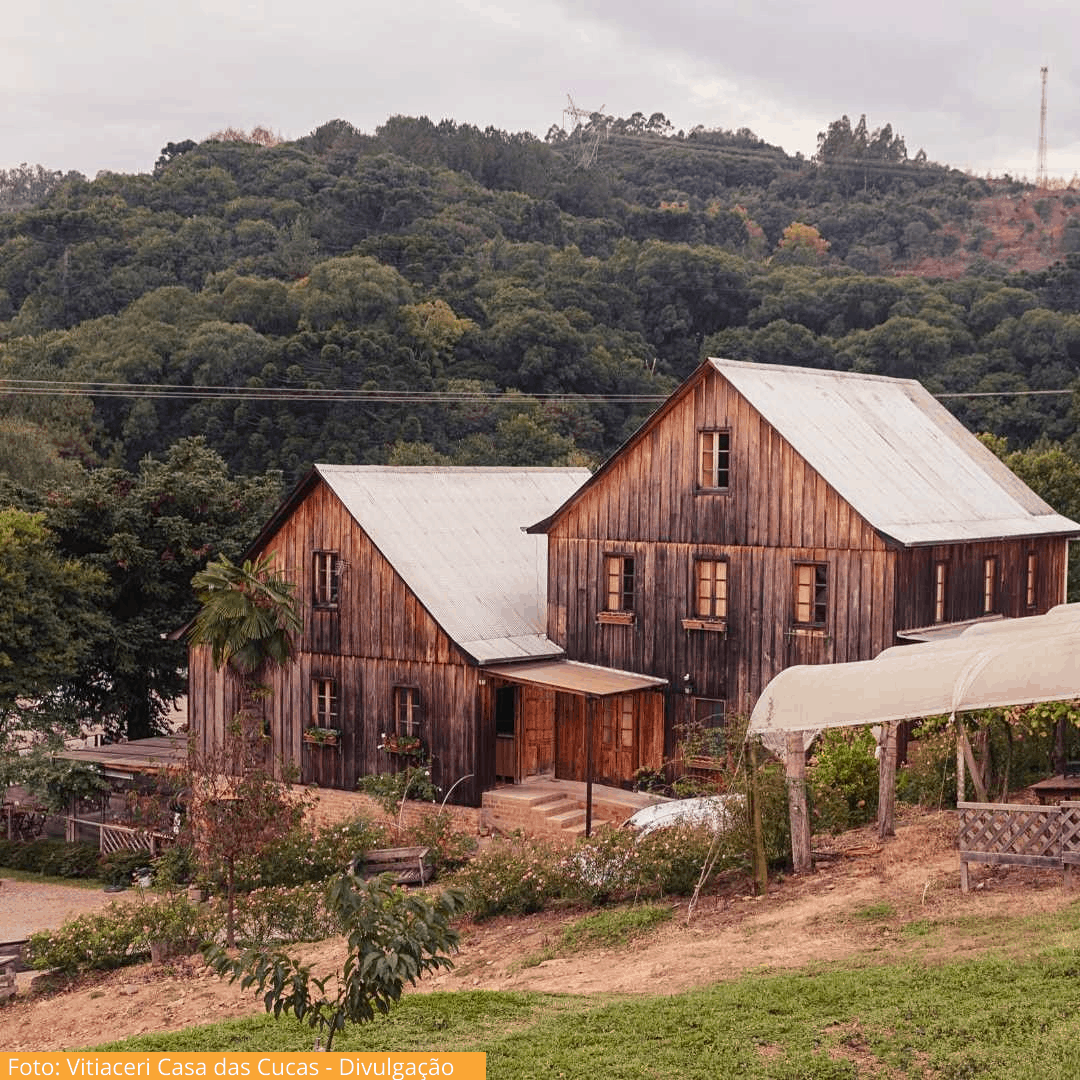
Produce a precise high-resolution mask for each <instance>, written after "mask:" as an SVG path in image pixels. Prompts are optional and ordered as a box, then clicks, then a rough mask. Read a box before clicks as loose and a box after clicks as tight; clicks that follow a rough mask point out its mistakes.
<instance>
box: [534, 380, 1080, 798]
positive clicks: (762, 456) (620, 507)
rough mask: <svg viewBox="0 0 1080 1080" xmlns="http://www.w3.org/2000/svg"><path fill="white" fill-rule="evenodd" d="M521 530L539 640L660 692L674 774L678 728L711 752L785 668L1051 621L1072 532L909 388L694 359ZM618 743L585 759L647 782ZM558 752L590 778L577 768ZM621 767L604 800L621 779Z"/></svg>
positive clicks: (650, 759) (648, 761)
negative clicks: (654, 406) (583, 477)
mask: <svg viewBox="0 0 1080 1080" xmlns="http://www.w3.org/2000/svg"><path fill="white" fill-rule="evenodd" d="M530 531H533V532H537V533H543V534H545V535H546V536H547V538H548V622H547V633H548V637H549V638H550V639H551V640H552V641H554V642H557V643H558V644H559V645H561V646H563V648H564V649H565V651H566V656H567V657H569V658H572V659H575V660H580V661H584V662H588V663H592V664H598V665H605V666H611V667H615V668H619V669H624V670H628V671H636V672H644V673H648V674H650V675H654V676H659V677H661V678H663V679H665V680H666V681H667V682H668V683H669V684H670V689H669V690H668V691H667V693H666V697H665V706H666V711H665V717H664V734H663V743H664V753H665V754H670V753H671V752H672V750H673V742H674V740H675V733H676V732H677V731H678V730H679V729H680V727H681V726H682V727H689V728H697V729H698V730H699V732H700V733H701V735H702V737H703V738H705V739H708V740H712V741H713V742H714V743H715V742H717V741H722V738H723V735H722V732H723V725H724V721H725V717H726V716H727V715H730V714H734V713H739V714H749V712H750V710H751V709H752V707H753V705H754V703H755V701H756V700H757V698H758V696H759V695H760V694H761V692H762V690H763V688H764V687H765V685H766V684H767V683H768V682H769V680H770V679H771V678H772V677H773V676H774V675H776V674H777V673H778V672H779V671H780V670H782V669H783V668H786V667H788V666H791V665H793V664H824V663H833V662H840V661H849V660H866V659H871V658H872V657H874V656H876V655H877V654H878V653H879V652H880V651H881V650H882V649H884V648H886V647H888V646H891V645H895V644H897V643H899V642H902V641H904V640H929V639H930V638H932V637H934V636H942V635H948V634H949V633H956V632H957V627H958V625H967V623H968V622H969V621H970V620H975V619H990V618H1001V617H1019V616H1025V615H1035V614H1041V613H1043V612H1045V611H1046V610H1047V609H1048V608H1050V607H1052V606H1053V605H1055V604H1058V603H1061V602H1062V601H1063V600H1064V599H1065V580H1066V560H1067V550H1068V539H1069V537H1075V536H1078V535H1080V526H1078V525H1077V524H1076V523H1075V522H1072V521H1069V520H1067V519H1065V518H1063V517H1061V516H1060V515H1059V514H1056V513H1055V512H1054V511H1053V510H1052V509H1051V508H1050V507H1049V506H1048V505H1046V503H1044V502H1043V501H1042V500H1041V499H1040V498H1038V497H1037V496H1036V495H1035V494H1034V493H1033V492H1032V491H1031V490H1030V489H1029V488H1027V487H1026V486H1025V485H1024V484H1023V483H1021V482H1020V481H1019V480H1018V479H1017V478H1016V477H1015V476H1014V475H1013V474H1012V473H1010V472H1009V471H1008V469H1006V468H1005V466H1004V465H1002V464H1001V462H1000V461H999V460H998V459H997V458H996V457H994V455H993V454H992V453H991V452H990V451H989V450H988V449H986V448H985V447H984V446H983V445H982V444H981V443H980V442H979V441H978V440H977V439H976V438H975V437H974V436H973V435H971V434H970V433H969V432H968V431H967V430H966V429H965V428H964V427H963V426H962V425H961V424H960V423H959V422H958V421H957V420H955V419H954V418H953V417H952V415H951V414H950V413H949V412H948V411H947V410H946V409H945V408H944V407H943V406H942V405H940V404H939V403H938V402H937V401H936V400H935V399H934V398H933V397H932V396H931V395H930V394H929V393H928V392H927V391H926V390H924V389H923V388H922V387H921V386H920V385H919V384H918V383H916V382H913V381H907V380H899V379H890V378H881V377H875V376H869V375H859V374H851V373H841V372H835V371H820V370H806V369H800V368H791V367H782V366H774V365H762V364H752V363H740V362H735V361H726V360H708V361H706V362H705V363H703V364H702V365H701V366H700V367H699V368H698V370H697V371H696V372H695V373H694V374H693V375H692V376H691V377H690V378H689V379H688V380H687V381H686V382H685V383H684V384H683V385H682V386H681V387H680V388H679V389H678V390H677V391H676V392H675V393H674V394H673V395H672V396H671V397H670V398H669V399H668V401H667V402H665V404H664V405H663V406H661V407H660V409H658V410H657V412H656V413H655V414H654V415H653V416H652V417H651V418H650V419H649V420H648V421H647V422H646V423H645V424H644V425H643V426H642V427H641V428H640V430H638V431H637V432H636V434H634V435H633V436H632V437H631V438H630V439H629V440H628V442H627V443H626V444H625V445H624V446H623V447H622V448H621V449H620V450H619V451H618V452H617V453H615V454H614V455H613V456H612V457H611V458H610V459H609V460H608V461H607V462H606V463H605V464H604V465H603V466H602V467H601V468H600V469H599V470H598V471H597V472H596V473H595V474H594V475H593V476H592V477H591V478H590V479H589V480H588V482H587V483H585V484H584V485H582V486H581V487H580V488H578V489H577V490H576V491H574V493H573V494H572V495H571V496H570V497H569V498H568V499H567V500H566V502H565V503H563V505H562V506H561V507H560V508H559V509H558V510H557V511H555V512H554V513H553V514H551V515H550V516H549V517H547V518H545V519H543V520H542V521H540V522H539V523H538V524H536V525H534V526H533V527H532V528H531V530H530ZM625 731H626V736H627V743H626V744H623V743H622V741H621V739H622V735H621V733H620V732H615V733H613V732H612V731H611V730H610V726H609V727H608V728H605V729H603V730H601V729H599V728H598V729H596V730H595V731H594V733H593V740H594V742H595V746H594V758H595V754H596V753H598V752H599V751H600V750H601V748H602V743H603V740H610V739H612V738H614V739H616V740H617V741H619V744H620V746H621V747H623V749H624V750H625V754H624V760H625V761H626V762H630V761H636V762H637V763H638V764H644V765H658V764H659V759H658V757H657V756H656V754H655V751H654V750H650V751H649V753H648V754H645V753H642V752H641V748H639V747H636V746H635V745H633V741H632V740H633V738H634V737H635V734H636V733H639V732H640V731H641V728H640V727H638V728H635V727H633V726H629V727H627V728H626V729H625ZM568 734H569V733H567V735H568ZM580 738H583V736H580ZM650 741H651V746H652V747H655V746H657V745H658V744H659V740H658V739H657V737H656V735H655V733H651V738H650ZM562 746H563V754H562V757H561V759H560V761H559V764H560V765H561V766H562V767H563V775H566V776H568V777H573V778H579V779H583V778H584V762H585V761H586V759H587V757H588V754H587V753H586V751H587V747H585V746H584V745H582V744H581V742H580V741H579V742H578V745H577V747H576V749H575V748H574V746H573V744H572V740H571V739H570V738H569V737H563V738H562ZM616 764H617V765H618V766H619V767H618V768H617V770H616V771H615V772H614V773H609V774H607V775H605V776H604V777H603V778H604V779H605V780H607V782H609V783H618V782H625V781H626V780H628V779H629V777H630V775H631V773H630V772H629V764H627V765H625V767H623V765H622V762H621V761H620V762H617V763H616ZM598 778H599V777H598Z"/></svg>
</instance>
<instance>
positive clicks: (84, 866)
mask: <svg viewBox="0 0 1080 1080" xmlns="http://www.w3.org/2000/svg"><path fill="white" fill-rule="evenodd" d="M0 866H8V867H10V868H11V869H12V870H27V871H29V872H31V873H36V874H49V875H51V876H53V877H66V878H92V877H96V876H97V875H98V872H99V855H98V849H97V848H96V847H94V846H93V845H91V844H69V843H66V842H65V841H63V840H31V841H30V842H29V843H26V842H23V841H18V840H0Z"/></svg>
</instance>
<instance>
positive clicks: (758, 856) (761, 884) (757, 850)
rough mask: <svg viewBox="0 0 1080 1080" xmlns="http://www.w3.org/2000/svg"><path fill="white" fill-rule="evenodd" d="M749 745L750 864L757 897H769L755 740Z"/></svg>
mask: <svg viewBox="0 0 1080 1080" xmlns="http://www.w3.org/2000/svg"><path fill="white" fill-rule="evenodd" d="M748 741H749V743H750V753H749V760H750V785H749V787H750V820H751V822H752V823H753V840H752V843H753V845H754V850H753V858H752V860H751V862H752V863H753V867H754V882H755V883H756V885H757V891H758V895H759V896H768V895H769V864H768V862H767V861H766V859H765V836H764V834H763V832H762V828H761V790H760V788H759V787H758V756H757V740H756V739H749V740H748Z"/></svg>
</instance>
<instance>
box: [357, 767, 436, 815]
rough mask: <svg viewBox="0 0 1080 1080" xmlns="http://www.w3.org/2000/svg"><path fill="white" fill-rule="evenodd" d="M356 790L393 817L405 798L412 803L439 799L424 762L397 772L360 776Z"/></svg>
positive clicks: (429, 768)
mask: <svg viewBox="0 0 1080 1080" xmlns="http://www.w3.org/2000/svg"><path fill="white" fill-rule="evenodd" d="M356 788H357V790H358V791H362V792H364V793H365V794H366V795H370V796H371V797H372V798H373V799H378V800H379V803H380V804H381V806H382V808H383V809H384V810H385V811H386V812H387V813H388V814H395V815H396V814H397V813H398V811H399V809H400V808H401V802H402V800H403V799H404V798H405V797H406V796H408V798H409V799H411V800H412V801H413V802H435V801H436V800H437V799H438V797H439V791H438V789H437V788H436V787H435V785H434V784H433V783H432V782H431V765H430V764H429V763H428V762H425V761H421V762H419V763H418V764H416V765H406V766H405V768H404V769H401V770H400V771H399V772H388V773H376V774H374V775H371V776H361V777H360V779H359V780H357V781H356Z"/></svg>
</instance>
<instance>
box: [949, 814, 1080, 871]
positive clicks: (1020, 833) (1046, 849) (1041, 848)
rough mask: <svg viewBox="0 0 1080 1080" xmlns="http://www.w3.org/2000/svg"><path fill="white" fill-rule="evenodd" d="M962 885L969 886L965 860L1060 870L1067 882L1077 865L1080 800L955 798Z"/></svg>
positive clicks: (1079, 838)
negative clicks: (1029, 801) (1035, 801)
mask: <svg viewBox="0 0 1080 1080" xmlns="http://www.w3.org/2000/svg"><path fill="white" fill-rule="evenodd" d="M956 809H957V811H958V812H959V840H960V888H961V889H962V890H963V891H964V892H967V891H968V887H969V882H968V863H973V862H978V863H988V864H990V865H993V866H1002V865H1014V866H1035V867H1043V868H1045V869H1048V870H1062V871H1064V875H1065V884H1066V886H1068V885H1071V884H1072V868H1073V867H1074V866H1077V865H1080V803H1060V804H1059V805H1057V806H1030V805H1027V804H1021V803H967V802H962V803H958V804H957V807H956Z"/></svg>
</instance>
